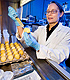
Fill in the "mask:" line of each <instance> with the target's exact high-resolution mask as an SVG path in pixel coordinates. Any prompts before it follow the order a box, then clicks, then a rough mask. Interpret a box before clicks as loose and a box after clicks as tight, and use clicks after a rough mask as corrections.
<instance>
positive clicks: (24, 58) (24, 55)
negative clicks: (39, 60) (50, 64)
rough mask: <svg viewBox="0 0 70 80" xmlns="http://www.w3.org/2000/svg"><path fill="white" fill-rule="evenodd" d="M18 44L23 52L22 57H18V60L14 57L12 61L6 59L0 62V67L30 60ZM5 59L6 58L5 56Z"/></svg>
mask: <svg viewBox="0 0 70 80" xmlns="http://www.w3.org/2000/svg"><path fill="white" fill-rule="evenodd" d="M18 44H19V45H20V47H21V50H23V52H24V54H23V55H20V58H19V59H16V58H15V57H14V58H13V60H12V61H10V60H9V59H6V61H5V62H1V61H0V65H5V64H8V63H13V62H19V61H25V60H28V59H29V58H30V57H29V55H28V54H27V53H26V51H24V48H23V47H22V46H21V44H20V43H18ZM0 57H1V56H0ZM6 57H7V55H6Z"/></svg>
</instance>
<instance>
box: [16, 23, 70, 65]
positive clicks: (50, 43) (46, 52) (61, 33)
mask: <svg viewBox="0 0 70 80" xmlns="http://www.w3.org/2000/svg"><path fill="white" fill-rule="evenodd" d="M46 26H47V25H46ZM46 26H40V27H38V29H37V30H36V31H35V32H33V33H32V35H33V36H34V37H35V39H36V40H37V41H38V43H39V44H40V50H39V52H37V51H36V55H37V58H38V59H49V60H53V61H55V62H57V63H58V64H59V63H60V62H62V61H63V60H64V59H67V58H68V57H69V53H70V28H69V27H67V26H63V25H62V23H59V25H58V26H57V28H56V29H55V30H54V31H53V32H52V34H51V35H50V36H49V38H48V40H47V41H46V37H47V32H46ZM16 36H17V38H18V39H19V40H20V41H23V40H24V39H23V34H22V38H19V37H18V32H17V34H16Z"/></svg>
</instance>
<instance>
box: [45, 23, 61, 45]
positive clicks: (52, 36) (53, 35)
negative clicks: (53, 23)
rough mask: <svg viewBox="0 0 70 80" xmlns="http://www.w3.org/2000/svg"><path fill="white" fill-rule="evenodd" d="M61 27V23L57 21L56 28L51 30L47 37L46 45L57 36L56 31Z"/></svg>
mask: <svg viewBox="0 0 70 80" xmlns="http://www.w3.org/2000/svg"><path fill="white" fill-rule="evenodd" d="M61 28H62V23H59V25H58V26H57V28H56V29H55V30H54V31H53V32H52V34H51V35H50V36H49V38H48V39H47V41H46V45H48V44H49V43H50V41H52V40H53V39H54V38H55V37H57V36H58V32H59V31H60V30H61Z"/></svg>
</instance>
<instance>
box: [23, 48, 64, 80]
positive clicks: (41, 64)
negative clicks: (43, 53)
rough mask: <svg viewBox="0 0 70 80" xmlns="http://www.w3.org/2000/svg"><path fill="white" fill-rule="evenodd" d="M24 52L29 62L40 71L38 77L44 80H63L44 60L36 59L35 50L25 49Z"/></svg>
mask: <svg viewBox="0 0 70 80" xmlns="http://www.w3.org/2000/svg"><path fill="white" fill-rule="evenodd" d="M25 50H26V52H27V53H28V54H29V56H30V57H31V60H32V61H33V63H34V64H35V66H36V67H37V69H38V70H39V71H40V72H39V73H40V75H42V76H43V77H44V78H45V79H46V80H48V79H47V78H49V79H50V80H64V79H63V78H62V77H61V76H60V75H59V74H58V73H57V72H56V71H55V70H54V69H53V68H52V67H51V66H50V65H49V64H48V62H46V60H42V59H37V57H36V53H35V50H33V49H31V48H26V49H25ZM45 79H44V80H45Z"/></svg>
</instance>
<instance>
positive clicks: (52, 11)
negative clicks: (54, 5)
mask: <svg viewBox="0 0 70 80" xmlns="http://www.w3.org/2000/svg"><path fill="white" fill-rule="evenodd" d="M58 11H59V10H51V11H46V14H49V13H50V12H51V14H56V13H57V12H58Z"/></svg>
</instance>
